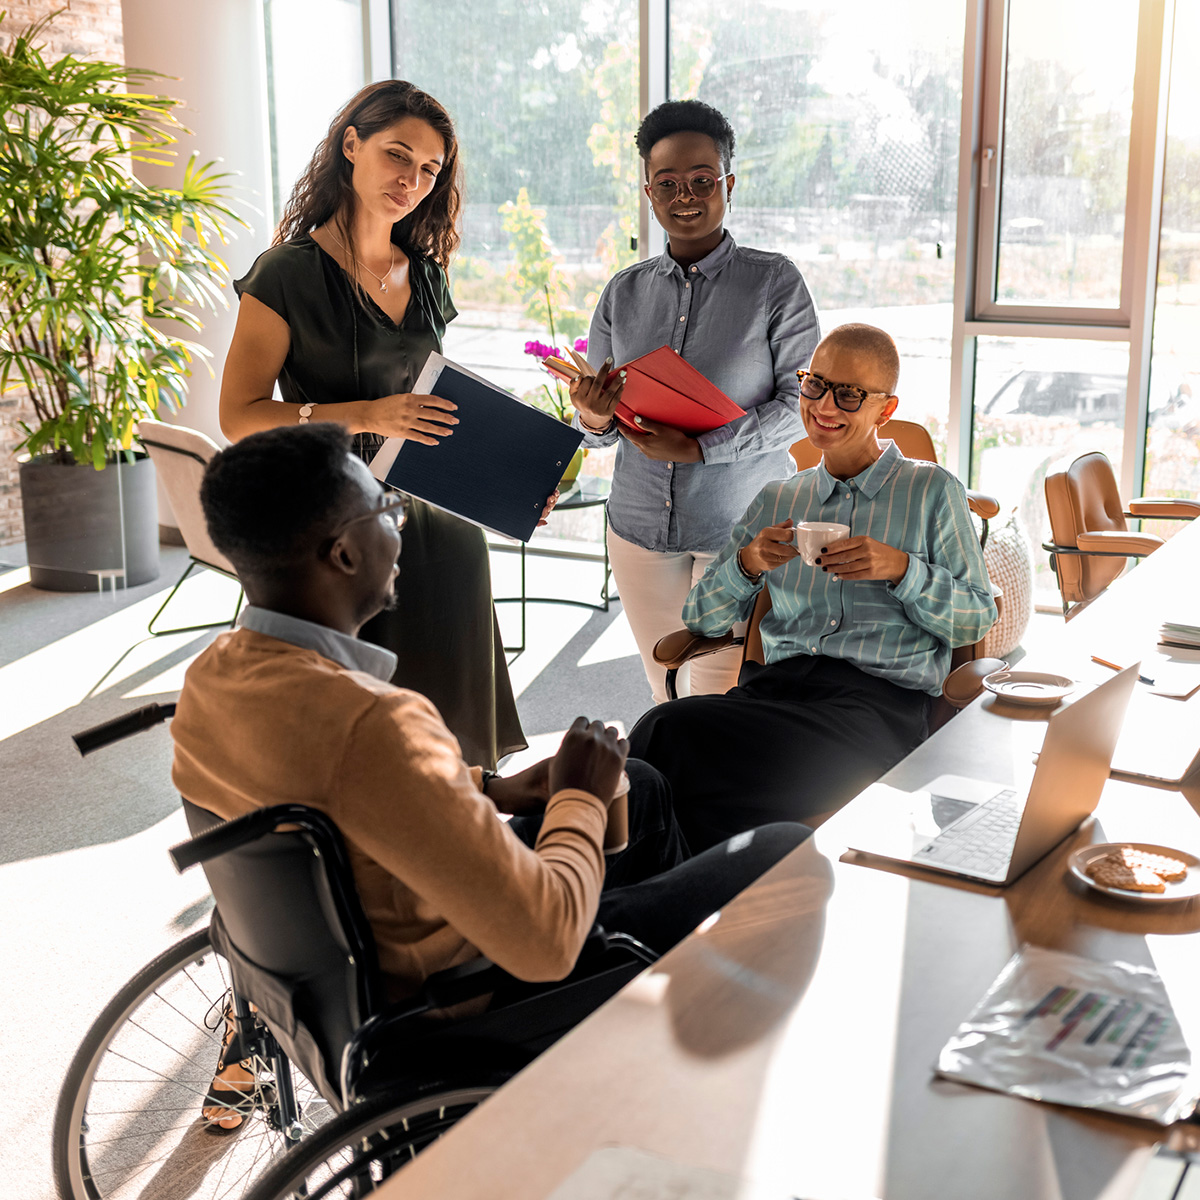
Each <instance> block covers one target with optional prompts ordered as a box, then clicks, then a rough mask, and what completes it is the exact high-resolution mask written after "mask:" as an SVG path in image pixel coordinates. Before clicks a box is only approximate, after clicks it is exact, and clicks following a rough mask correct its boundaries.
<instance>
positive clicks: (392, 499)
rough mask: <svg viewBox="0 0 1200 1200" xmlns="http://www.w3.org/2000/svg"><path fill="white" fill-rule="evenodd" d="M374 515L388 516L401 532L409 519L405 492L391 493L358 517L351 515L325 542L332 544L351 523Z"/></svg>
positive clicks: (393, 525) (390, 522) (389, 521)
mask: <svg viewBox="0 0 1200 1200" xmlns="http://www.w3.org/2000/svg"><path fill="white" fill-rule="evenodd" d="M372 517H384V518H386V520H387V523H388V524H389V525H391V526H392V527H393V528H394V529H395V530H396V532H397V533H399V532H400V530H401V529H403V528H404V525H405V523H406V522H407V521H408V497H407V496H406V495H405V494H404V493H403V492H392V493H390V494H389V495H388V496H387V498H386V499H385V500H384V501H383V502H382V503H381V504H379V505H377V506H376V507H375V508H373V509H371V511H370V512H365V513H359V515H358V516H357V517H351V518H350V520H348V521H343V522H342V524H341V525H339V526H338V527H337V528H336V529H335V530H334V531H333V532H332V533H331V534H330V535H329V537H328V538H326V540H325V544H326V545H327V546H332V545H333V543H334V542H336V541H337V540H338V538H340V537H341V536H342V534H343V533H345V532H346V530H347V529H349V528H350V526H351V525H357V524H358V522H359V521H369V520H370V519H371V518H372Z"/></svg>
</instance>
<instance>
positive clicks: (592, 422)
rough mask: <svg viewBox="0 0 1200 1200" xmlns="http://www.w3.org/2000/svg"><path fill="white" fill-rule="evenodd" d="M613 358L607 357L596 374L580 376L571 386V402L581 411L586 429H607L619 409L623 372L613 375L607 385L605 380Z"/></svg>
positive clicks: (623, 382)
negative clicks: (618, 402)
mask: <svg viewBox="0 0 1200 1200" xmlns="http://www.w3.org/2000/svg"><path fill="white" fill-rule="evenodd" d="M611 367H612V359H611V358H606V359H605V360H604V365H603V366H601V367H600V369H599V371H597V373H596V374H595V375H587V376H580V378H578V379H575V380H572V382H571V386H570V389H569V390H570V393H571V403H572V404H573V405H574V406H575V408H576V409H577V410H578V412H579V417H580V420H581V421H582V422H583V425H584V428H585V429H591V430H592V431H593V432H595V431H597V430H606V429H607V428H608V427H609V426H610V425H611V424H612V419H613V413H614V412H616V410H617V401H618V400H620V398H621V392H622V391H624V389H625V376H624V375H623V374H621V375H616V376H614V377H613V379H612V380H611V382H610V383H609V384H608V386H607V387H605V386H604V381H605V380H606V379H607V378H608V372H609V369H610V368H611Z"/></svg>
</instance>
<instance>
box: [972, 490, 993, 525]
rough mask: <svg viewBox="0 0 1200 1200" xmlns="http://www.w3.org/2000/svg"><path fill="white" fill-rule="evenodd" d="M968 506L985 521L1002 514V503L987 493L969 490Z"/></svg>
mask: <svg viewBox="0 0 1200 1200" xmlns="http://www.w3.org/2000/svg"><path fill="white" fill-rule="evenodd" d="M967 504H968V505H969V506H970V509H971V511H972V512H973V513H974V514H975V515H976V516H977V517H980V518H982V519H983V520H985V521H990V520H991V519H992V518H993V517H994V516H996V515H998V514H999V512H1000V501H999V500H997V499H996V497H995V496H989V495H988V494H987V493H986V492H975V491H972V490H971V489H970V488H968V489H967Z"/></svg>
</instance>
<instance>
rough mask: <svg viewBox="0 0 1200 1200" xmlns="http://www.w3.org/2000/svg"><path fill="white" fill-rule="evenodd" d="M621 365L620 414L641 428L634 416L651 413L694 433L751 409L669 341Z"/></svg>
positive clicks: (656, 418)
mask: <svg viewBox="0 0 1200 1200" xmlns="http://www.w3.org/2000/svg"><path fill="white" fill-rule="evenodd" d="M616 369H617V370H618V371H624V372H625V390H624V391H623V392H622V393H621V399H620V401H619V402H618V403H617V414H616V415H617V420H618V421H620V422H621V423H622V424H624V425H628V426H629V427H630V428H632V429H635V430H636V429H637V424H636V422H635V420H634V418H635V417H646V418H647V419H648V420H651V421H657V422H658V423H659V424H660V425H670V426H671V428H672V429H678V430H680V431H681V432H683V433H686V434H687V435H688V436H689V437H695V436H696V435H697V434H698V433H709V432H710V431H711V430H713V429H719V428H720V427H721V426H722V425H728V424H729V422H730V421H733V420H735V419H736V418H737V417H744V416H745V415H746V410H745V409H744V408H742V407H741V406H740V405H737V404H735V403H734V402H733V401H732V400H730V398H729V397H728V396H727V395H725V393H724V392H723V391H721V389H720V388H719V387H717V385H716V384H715V383H712V382H711V381H710V380H709V379H708V378H707V377H706V376H704V375H702V374H701V373H700V372H699V371H697V370H696V368H695V367H693V366H692V364H691V363H689V362H688V361H687V360H686V359H684V358H683V357H682V356H681V355H679V354H678V353H676V352H675V351H674V350H672V349H671V347H670V346H659V348H658V349H657V350H651V351H650V353H649V354H643V355H642V356H641V357H640V358H635V359H633V361H632V362H627V363H626V364H625V365H624V366H623V367H618V368H616ZM610 378H611V376H610Z"/></svg>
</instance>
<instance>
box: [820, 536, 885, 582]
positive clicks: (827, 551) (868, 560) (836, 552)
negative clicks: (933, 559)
mask: <svg viewBox="0 0 1200 1200" xmlns="http://www.w3.org/2000/svg"><path fill="white" fill-rule="evenodd" d="M814 561H815V562H816V565H817V566H819V567H820V568H821V570H822V571H824V572H825V573H826V574H830V575H832V576H833V577H834V579H850V580H854V579H884V580H886V581H887V582H888V583H890V584H893V585H895V584H897V583H899V582H900V580H902V579H903V578H904V576H905V575H906V574H907V573H908V555H907V553H905V551H903V550H897V549H896V547H895V546H889V545H888V544H887V543H886V542H877V541H876V540H875V539H874V538H870V537H852V538H842V539H841V540H840V541H836V542H830V543H829V545H828V546H827V547H825V548H823V549H822V551H821V557H820V558H818V559H815V560H814Z"/></svg>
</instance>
